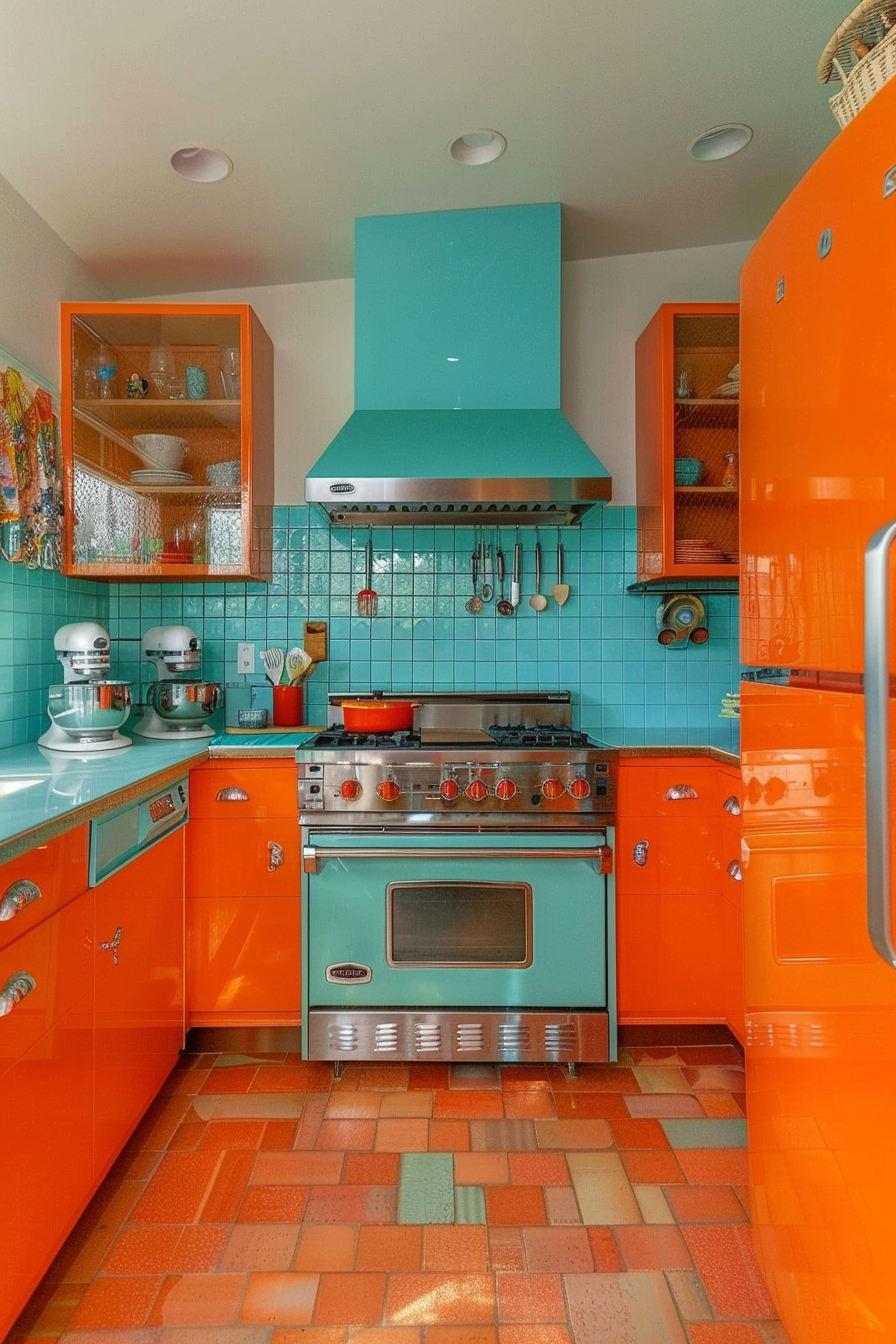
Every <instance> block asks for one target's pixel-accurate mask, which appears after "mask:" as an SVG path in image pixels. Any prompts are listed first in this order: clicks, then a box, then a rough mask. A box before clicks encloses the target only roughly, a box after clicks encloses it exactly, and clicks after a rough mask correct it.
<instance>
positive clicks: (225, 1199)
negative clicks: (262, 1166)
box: [199, 1152, 255, 1223]
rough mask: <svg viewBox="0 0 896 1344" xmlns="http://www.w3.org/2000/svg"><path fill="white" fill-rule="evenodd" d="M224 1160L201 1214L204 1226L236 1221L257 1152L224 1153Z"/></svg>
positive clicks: (200, 1217)
mask: <svg viewBox="0 0 896 1344" xmlns="http://www.w3.org/2000/svg"><path fill="white" fill-rule="evenodd" d="M220 1157H221V1165H220V1167H219V1168H218V1171H217V1173H216V1175H215V1178H214V1181H213V1182H212V1185H211V1189H210V1190H209V1192H208V1196H207V1198H206V1200H205V1203H204V1204H203V1206H202V1209H201V1211H200V1213H199V1220H200V1222H203V1223H232V1222H233V1221H234V1219H235V1218H236V1216H237V1213H238V1211H239V1207H240V1204H241V1203H242V1201H243V1196H244V1195H245V1193H246V1187H247V1185H248V1183H249V1178H250V1177H251V1175H252V1168H253V1166H254V1164H255V1153H254V1152H236V1153H221V1154H220Z"/></svg>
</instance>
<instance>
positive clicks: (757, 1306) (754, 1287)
mask: <svg viewBox="0 0 896 1344" xmlns="http://www.w3.org/2000/svg"><path fill="white" fill-rule="evenodd" d="M682 1235H683V1236H684V1239H685V1241H686V1242H687V1245H688V1249H689V1250H690V1252H691V1255H692V1257H693V1260H694V1266H695V1268H696V1270H697V1273H698V1274H699V1275H700V1278H701V1280H702V1281H703V1286H704V1288H705V1289H706V1293H707V1296H708V1297H709V1300H710V1302H711V1303H712V1305H713V1308H714V1310H715V1313H716V1315H717V1316H721V1317H723V1318H724V1317H728V1318H729V1319H730V1318H732V1317H733V1318H735V1319H743V1318H744V1317H754V1318H760V1319H761V1318H762V1317H764V1316H770V1317H773V1316H774V1315H775V1308H774V1305H773V1303H772V1300H771V1298H770V1297H769V1295H768V1290H767V1289H766V1286H765V1282H764V1280H763V1278H762V1274H761V1273H760V1270H759V1266H758V1265H757V1263H756V1259H755V1256H754V1254H753V1244H752V1240H751V1236H750V1229H749V1227H747V1226H746V1225H745V1224H743V1223H735V1224H724V1223H718V1224H714V1225H709V1224H697V1223H691V1224H688V1225H685V1226H684V1227H683V1228H682Z"/></svg>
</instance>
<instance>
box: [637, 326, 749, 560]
mask: <svg viewBox="0 0 896 1344" xmlns="http://www.w3.org/2000/svg"><path fill="white" fill-rule="evenodd" d="M738 311H739V310H738V305H737V304H736V303H681V304H675V303H666V304H663V305H662V307H661V308H660V309H659V310H658V311H657V312H656V314H655V315H654V317H653V319H652V320H651V321H650V323H649V324H648V325H647V327H646V328H645V329H644V331H643V332H642V333H641V335H640V336H639V338H638V341H637V343H636V345H635V398H636V399H635V442H636V453H637V486H636V490H637V503H638V578H639V580H642V581H648V580H654V579H660V578H669V579H687V578H694V577H702V578H732V579H736V578H737V572H738V556H737V551H738V516H737V506H738V487H737V480H738V463H737V453H738V411H739V405H738V395H737V393H738V382H737V379H734V380H732V379H731V377H730V374H731V373H732V372H736V366H737V364H738V360H739V336H738ZM732 394H733V395H732ZM676 463H678V464H679V465H678V471H676Z"/></svg>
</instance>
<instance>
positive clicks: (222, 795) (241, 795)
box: [215, 784, 249, 803]
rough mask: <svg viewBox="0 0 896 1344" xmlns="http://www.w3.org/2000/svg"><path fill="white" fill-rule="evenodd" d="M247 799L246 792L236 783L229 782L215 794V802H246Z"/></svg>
mask: <svg viewBox="0 0 896 1344" xmlns="http://www.w3.org/2000/svg"><path fill="white" fill-rule="evenodd" d="M248 801H249V795H248V793H247V792H246V790H245V789H241V788H240V787H239V785H237V784H231V785H230V786H229V788H226V789H219V790H218V792H217V793H216V794H215V802H216V803H248Z"/></svg>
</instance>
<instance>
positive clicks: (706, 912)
mask: <svg viewBox="0 0 896 1344" xmlns="http://www.w3.org/2000/svg"><path fill="white" fill-rule="evenodd" d="M724 905H725V902H724V901H723V900H722V899H721V897H719V896H718V895H702V894H695V895H665V894H656V893H653V894H650V893H642V892H626V891H624V890H622V888H621V885H620V884H619V882H618V880H617V888H616V936H617V962H616V979H617V994H618V1004H619V1020H620V1022H621V1023H623V1024H624V1023H636V1022H642V1023H647V1022H724V1021H725V1017H726V1011H725V984H724V981H725V975H724V967H723V949H724V919H723V906H724Z"/></svg>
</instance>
